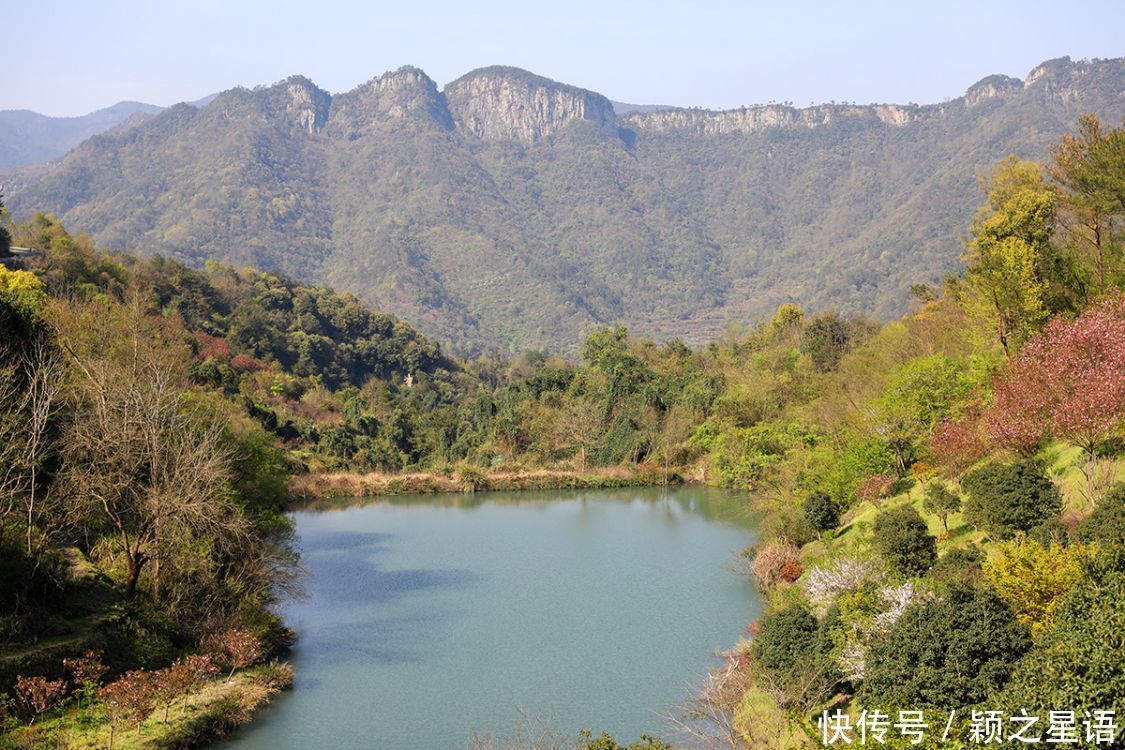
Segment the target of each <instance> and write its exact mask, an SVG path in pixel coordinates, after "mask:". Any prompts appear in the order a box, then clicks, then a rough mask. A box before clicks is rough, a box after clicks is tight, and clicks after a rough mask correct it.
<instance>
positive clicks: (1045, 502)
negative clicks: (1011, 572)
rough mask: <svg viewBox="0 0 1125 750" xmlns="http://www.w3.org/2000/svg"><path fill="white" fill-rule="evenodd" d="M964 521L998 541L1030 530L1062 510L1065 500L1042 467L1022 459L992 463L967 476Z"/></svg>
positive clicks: (964, 482)
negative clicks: (967, 496) (967, 493)
mask: <svg viewBox="0 0 1125 750" xmlns="http://www.w3.org/2000/svg"><path fill="white" fill-rule="evenodd" d="M962 486H964V487H965V489H966V490H968V492H969V499H968V501H967V502H966V503H965V518H966V519H968V520H969V522H970V523H972V524H973V525H974V526H977V527H979V528H981V529H984V530H985V531H987V532H988V533H989V534H990V535H991V536H994V537H996V538H998V539H1009V538H1011V537H1012V535H1014V534H1015V533H1016V532H1017V531H1030V530H1031V529H1033V528H1034V527H1036V526H1038V525H1039V524H1040V523H1042V522H1043V521H1046V520H1047V519H1048V518H1051V517H1052V516H1055V515H1058V513H1059V512H1060V511H1061V510H1062V497H1061V496H1060V495H1059V491H1058V490H1057V489H1056V488H1055V486H1054V485H1053V484H1052V483H1051V480H1050V479H1048V478H1047V475H1046V469H1045V468H1044V466H1043V464H1042V463H1041V462H1039V461H1036V460H1034V459H1023V460H1020V461H1016V462H1015V463H1012V464H1000V463H990V464H987V465H985V466H982V467H981V468H979V469H977V470H975V471H973V472H971V473H970V474H968V475H967V476H966V477H965V479H964V481H963V482H962Z"/></svg>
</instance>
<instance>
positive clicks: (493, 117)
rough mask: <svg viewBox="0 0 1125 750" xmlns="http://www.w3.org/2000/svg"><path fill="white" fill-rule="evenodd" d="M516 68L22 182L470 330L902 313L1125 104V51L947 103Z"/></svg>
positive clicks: (351, 98) (287, 93)
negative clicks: (1057, 159)
mask: <svg viewBox="0 0 1125 750" xmlns="http://www.w3.org/2000/svg"><path fill="white" fill-rule="evenodd" d="M621 107H622V110H623V111H624V110H628V111H626V112H625V113H624V114H620V115H619V114H617V112H616V111H615V109H614V105H613V104H612V103H611V102H610V101H609V100H607V99H606V98H605V97H602V96H601V95H599V94H596V93H593V92H590V91H586V90H583V89H579V88H576V87H572V86H567V85H563V84H559V83H555V82H553V81H550V80H548V79H545V78H541V77H539V76H535V75H532V74H530V73H527V72H525V71H521V70H516V69H513V68H484V69H481V70H477V71H474V72H472V73H469V74H467V75H465V76H463V77H462V78H459V79H458V80H456V81H454V82H452V83H450V84H448V85H447V86H445V87H444V88H443V89H439V87H438V86H437V85H436V84H435V82H434V81H432V80H431V79H430V78H429V77H428V76H426V74H425V73H424V72H422V71H421V70H418V69H416V68H410V67H406V68H401V69H399V70H397V71H393V72H390V73H387V74H385V75H383V76H380V77H378V78H375V79H372V80H371V81H369V82H367V83H365V84H363V85H361V86H359V87H357V88H356V89H354V90H352V91H349V92H346V93H342V94H337V95H334V96H333V95H329V94H328V93H327V92H324V91H322V90H320V89H318V88H317V87H316V86H315V85H314V84H313V83H312V82H310V81H308V80H307V79H304V78H301V77H294V78H290V79H287V80H286V81H282V82H280V83H278V84H275V85H273V86H268V87H260V88H257V89H253V90H250V89H234V90H231V91H228V92H224V93H223V94H221V95H219V96H217V97H215V98H214V100H213V101H210V102H209V103H207V104H206V106H201V107H198V108H196V107H191V106H187V105H180V106H177V107H173V108H171V109H169V110H166V111H164V112H161V113H160V114H158V115H156V116H154V117H152V118H151V119H149V120H148V121H146V122H143V123H140V124H139V125H136V126H134V127H129V128H126V129H124V130H121V131H119V132H109V133H104V134H102V135H99V136H97V137H94V138H92V139H90V140H88V141H87V142H85V143H83V144H82V145H81V146H79V147H78V148H77V149H75V150H74V151H73V152H72V153H70V154H69V155H67V156H66V157H65V158H64V159H62V160H61V161H59V162H58V163H56V164H53V165H51V166H50V168H49V169H48V170H47V171H46V173H45V174H41V175H36V176H33V177H18V176H17V177H15V178H10V179H9V180H8V181H7V186H8V195H9V198H10V205H11V206H12V208H13V209H14V210H15V211H16V212H17V213H27V212H30V211H33V210H48V211H54V212H56V213H58V214H59V215H60V216H61V217H62V219H63V220H64V221H65V222H66V223H67V225H68V226H69V227H70V228H72V229H74V230H85V231H90V232H92V233H94V234H95V236H96V237H97V238H98V239H99V240H100V241H101V242H102V243H104V244H106V245H109V246H111V247H119V248H130V249H135V250H139V251H141V252H151V253H162V254H165V255H169V256H172V257H175V258H179V259H182V260H185V261H187V262H189V263H202V262H203V261H204V260H206V259H207V258H218V259H222V260H226V261H228V262H232V263H236V264H248V265H254V266H258V267H261V268H264V269H267V270H279V271H282V272H285V273H287V274H290V275H292V276H296V277H299V278H301V279H305V280H312V281H316V282H324V283H331V284H332V285H334V286H337V287H339V288H342V289H346V290H349V291H352V292H354V293H356V294H357V295H359V296H360V297H361V298H363V299H365V300H366V301H368V302H369V303H371V304H372V305H374V306H376V307H379V308H383V309H387V310H390V311H393V312H395V313H398V314H400V315H402V316H403V317H405V318H406V319H407V320H408V321H410V322H411V323H413V324H415V325H416V326H418V327H420V328H421V329H422V330H423V331H425V332H427V333H429V334H432V335H434V336H437V337H438V338H439V339H440V340H441V341H442V342H443V343H444V344H446V345H447V346H451V347H453V348H454V349H456V350H459V351H463V352H467V351H475V350H481V349H494V348H510V349H526V348H534V347H547V348H553V349H563V350H573V349H574V347H576V346H577V345H578V343H579V341H580V340H581V337H582V336H583V335H585V334H586V333H588V332H589V331H590V330H591V329H592V328H593V327H594V326H596V325H599V324H607V323H610V324H616V323H624V324H627V325H629V326H631V327H632V328H634V329H635V330H637V331H638V332H641V333H645V334H650V335H654V336H657V337H661V338H667V337H672V336H680V337H683V338H685V339H686V340H688V341H690V342H696V343H697V342H701V341H704V340H707V339H708V338H710V337H713V336H715V335H716V334H718V333H721V332H722V330H723V329H724V327H725V326H727V325H729V324H730V323H732V322H748V321H750V320H752V319H753V318H754V317H755V316H757V315H760V314H764V313H766V312H768V311H770V310H772V309H773V308H774V307H776V305H777V304H779V303H781V302H784V301H794V302H797V303H798V304H802V305H805V306H807V307H810V308H825V307H830V306H833V307H837V308H840V309H842V310H844V311H846V312H850V311H865V312H874V313H875V314H877V315H879V316H882V317H884V318H889V317H892V316H896V315H899V314H901V313H902V312H903V311H904V310H905V309H906V306H907V305H908V304H909V288H910V285H911V284H915V283H921V282H934V281H936V280H938V279H940V277H941V276H942V275H943V274H945V273H947V272H949V271H951V270H954V269H955V268H956V267H957V266H958V262H959V261H958V259H959V256H960V254H961V241H960V239H959V238H960V237H961V235H962V234H963V232H964V230H965V228H966V227H967V225H968V223H969V221H970V220H971V218H972V215H973V213H974V209H975V206H976V205H977V204H978V203H979V201H980V195H979V192H978V191H977V187H976V179H977V177H978V175H979V174H981V173H982V171H983V170H985V169H986V168H988V167H989V166H991V165H992V164H994V163H995V162H996V161H998V160H999V159H1001V158H1003V157H1004V156H1006V155H1007V154H1008V153H1012V152H1015V153H1019V154H1021V155H1023V156H1026V157H1030V158H1039V159H1042V158H1044V157H1045V156H1046V151H1045V149H1046V146H1047V145H1048V144H1050V143H1052V142H1054V141H1056V140H1058V138H1059V137H1060V136H1061V135H1062V133H1063V132H1065V131H1066V130H1067V129H1068V128H1071V127H1073V125H1074V122H1075V120H1076V118H1077V117H1078V115H1079V114H1081V113H1082V112H1085V111H1093V112H1095V113H1097V114H1099V115H1100V116H1102V117H1103V118H1104V119H1106V120H1108V121H1110V122H1114V123H1116V122H1117V121H1118V120H1119V119H1120V118H1121V117H1122V115H1125V60H1122V59H1116V60H1103V61H1092V62H1077V63H1076V62H1072V61H1070V60H1068V59H1061V60H1055V61H1050V62H1048V63H1044V64H1043V65H1041V66H1039V67H1037V68H1036V69H1035V70H1033V71H1031V73H1030V74H1029V75H1028V77H1027V79H1026V80H1023V81H1020V80H1018V79H1014V78H1008V77H1005V76H990V77H988V78H985V79H983V80H981V81H980V82H979V83H977V84H975V85H974V86H972V87H970V88H969V90H968V91H967V93H966V94H965V96H963V97H960V98H958V99H954V100H951V101H947V102H944V103H941V104H931V105H923V106H919V105H893V104H876V105H853V104H826V105H820V106H815V107H809V108H804V109H796V108H792V107H786V106H782V105H769V106H763V107H753V108H746V109H738V110H731V111H725V112H715V111H707V110H700V109H684V108H657V109H648V108H644V109H635V108H633V109H630V108H629V107H627V106H625V105H621Z"/></svg>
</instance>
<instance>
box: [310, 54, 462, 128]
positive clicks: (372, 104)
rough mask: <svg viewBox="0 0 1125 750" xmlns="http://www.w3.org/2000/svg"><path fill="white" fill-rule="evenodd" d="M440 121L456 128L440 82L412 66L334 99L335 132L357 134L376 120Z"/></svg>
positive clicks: (422, 123)
mask: <svg viewBox="0 0 1125 750" xmlns="http://www.w3.org/2000/svg"><path fill="white" fill-rule="evenodd" d="M388 122H390V123H395V122H401V123H411V124H413V125H415V126H417V125H425V124H427V123H429V124H430V126H431V127H432V125H433V124H435V123H436V124H437V125H438V126H439V127H440V128H441V129H443V130H451V129H452V128H453V120H452V118H451V117H450V114H449V110H448V109H447V108H446V106H445V100H444V99H443V98H442V95H441V93H439V92H438V89H437V84H436V83H434V81H433V79H431V78H430V77H429V76H428V75H426V73H425V72H424V71H422V70H420V69H419V68H416V67H414V66H412V65H404V66H403V67H401V68H399V69H397V70H392V71H390V72H387V73H384V74H383V75H381V76H377V77H375V78H372V79H371V80H370V81H368V82H367V83H364V84H361V85H360V86H357V87H356V88H354V89H352V90H351V91H349V92H347V93H344V94H338V95H337V96H336V97H335V98H334V99H333V101H332V122H331V127H332V129H333V131H338V132H344V133H348V134H355V133H358V132H361V131H365V130H367V129H368V128H369V127H371V126H372V125H375V124H377V123H388Z"/></svg>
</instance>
